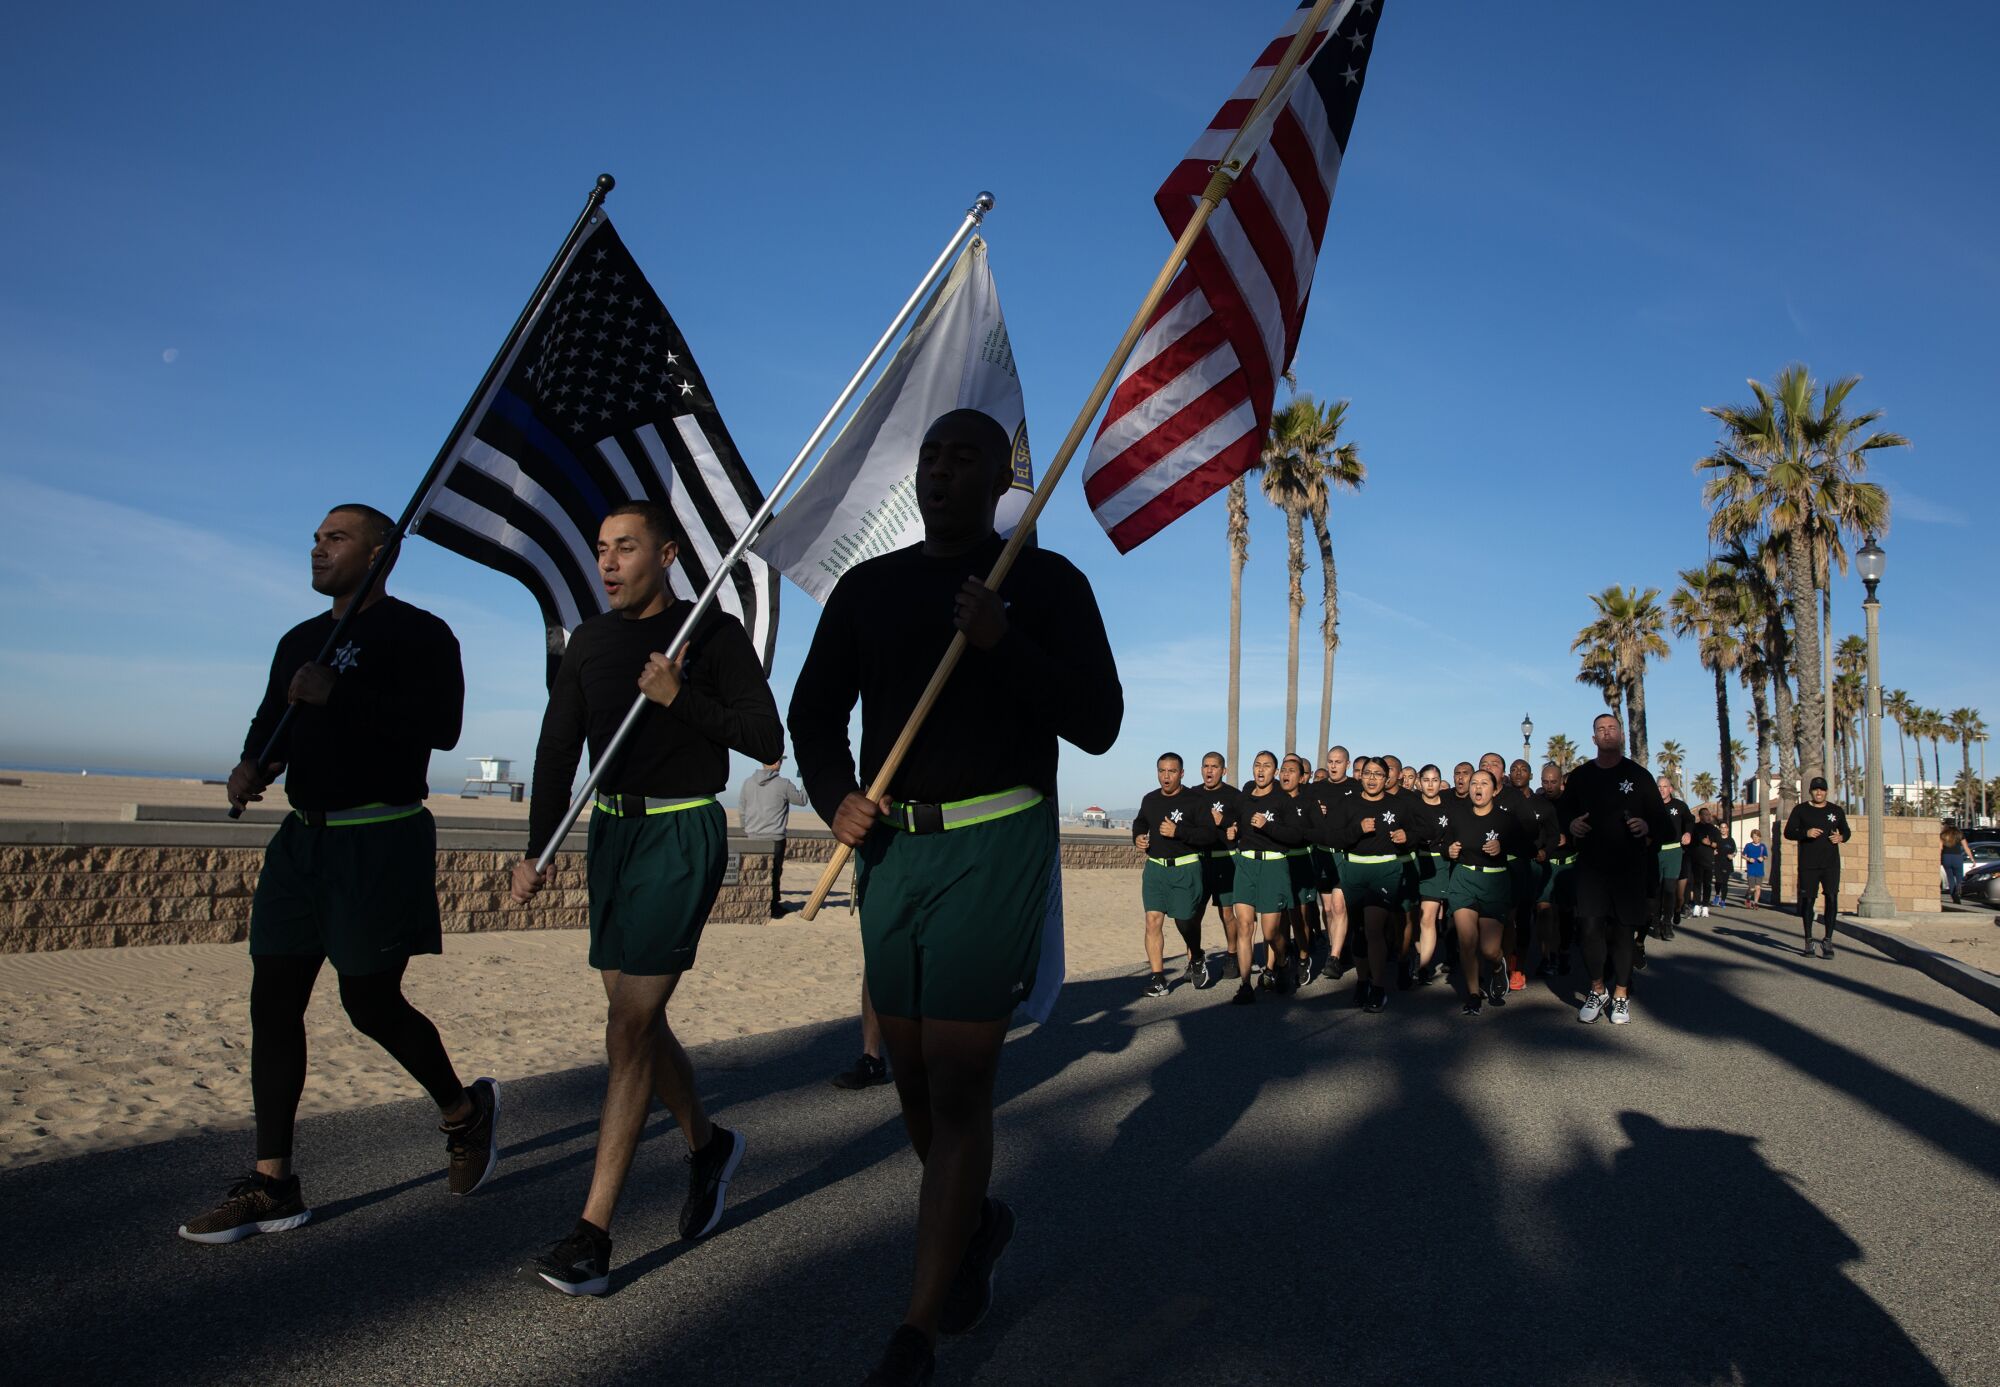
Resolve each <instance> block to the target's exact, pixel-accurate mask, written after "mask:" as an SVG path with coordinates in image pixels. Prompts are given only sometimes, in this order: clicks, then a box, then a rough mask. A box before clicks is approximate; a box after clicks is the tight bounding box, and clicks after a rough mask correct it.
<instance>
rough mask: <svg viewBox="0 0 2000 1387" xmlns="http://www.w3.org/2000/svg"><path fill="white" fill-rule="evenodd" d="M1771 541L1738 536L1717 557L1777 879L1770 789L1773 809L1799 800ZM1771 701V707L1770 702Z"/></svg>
mask: <svg viewBox="0 0 2000 1387" xmlns="http://www.w3.org/2000/svg"><path fill="white" fill-rule="evenodd" d="M1771 558H1772V546H1771V545H1770V544H1768V543H1764V544H1759V545H1756V546H1754V547H1753V546H1752V545H1751V544H1749V543H1748V542H1747V541H1746V540H1745V539H1744V538H1743V537H1742V536H1738V537H1737V538H1736V539H1734V540H1731V541H1730V542H1729V544H1728V545H1727V546H1726V547H1725V548H1724V549H1723V551H1722V554H1721V562H1722V563H1723V564H1724V565H1725V566H1726V568H1727V569H1728V572H1729V583H1730V587H1731V589H1732V590H1733V598H1732V600H1731V602H1730V604H1729V606H1730V616H1731V619H1732V620H1733V621H1734V622H1735V623H1736V625H1737V628H1738V630H1739V632H1740V633H1741V639H1742V642H1743V646H1742V656H1741V674H1740V676H1739V677H1740V678H1741V679H1742V681H1743V684H1744V686H1745V687H1746V688H1748V689H1749V690H1750V706H1751V711H1752V715H1753V718H1754V721H1753V723H1752V725H1751V727H1752V732H1753V733H1754V735H1755V736H1756V739H1757V826H1758V828H1760V829H1761V830H1762V831H1763V834H1764V842H1765V843H1766V844H1768V845H1769V847H1770V850H1771V861H1770V867H1769V870H1770V872H1771V879H1772V880H1773V881H1775V880H1777V873H1778V867H1779V858H1780V857H1781V856H1782V855H1783V852H1784V843H1783V840H1782V839H1779V838H1776V837H1773V836H1772V833H1771V789H1772V786H1773V784H1775V785H1776V787H1777V791H1778V809H1779V812H1780V813H1781V814H1785V815H1789V814H1790V813H1791V812H1792V806H1793V805H1794V804H1796V803H1797V802H1798V779H1797V770H1796V760H1795V758H1796V746H1795V743H1794V742H1793V739H1792V730H1793V723H1792V701H1791V681H1790V680H1789V679H1787V678H1786V675H1785V665H1786V661H1787V660H1788V659H1789V658H1790V650H1791V646H1790V642H1789V641H1788V640H1787V638H1786V632H1785V604H1784V603H1783V602H1782V601H1781V600H1779V595H1778V589H1777V585H1776V584H1775V583H1774V582H1773V580H1772V576H1771V566H1770V563H1769V560H1771ZM1774 705H1775V707H1774ZM1774 746H1775V747H1776V750H1777V767H1776V770H1777V779H1776V781H1775V782H1774V781H1773V779H1772V764H1771V761H1772V748H1773V747H1774Z"/></svg>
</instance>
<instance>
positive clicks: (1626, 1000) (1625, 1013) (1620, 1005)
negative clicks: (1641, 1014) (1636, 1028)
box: [1611, 997, 1632, 1026]
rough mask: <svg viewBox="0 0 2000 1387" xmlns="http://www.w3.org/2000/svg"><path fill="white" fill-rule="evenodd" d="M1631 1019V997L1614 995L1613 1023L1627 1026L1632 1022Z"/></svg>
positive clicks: (1612, 1001) (1612, 1007) (1612, 1002)
mask: <svg viewBox="0 0 2000 1387" xmlns="http://www.w3.org/2000/svg"><path fill="white" fill-rule="evenodd" d="M1631 1021H1632V999H1631V998H1630V997H1613V998H1612V999H1611V1024H1612V1025H1614V1026H1625V1025H1629V1024H1631Z"/></svg>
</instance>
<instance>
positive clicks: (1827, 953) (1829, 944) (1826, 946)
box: [1819, 939, 1833, 958]
mask: <svg viewBox="0 0 2000 1387" xmlns="http://www.w3.org/2000/svg"><path fill="white" fill-rule="evenodd" d="M1819 956H1820V957H1821V958H1832V957H1833V941H1832V940H1831V939H1822V940H1820V943H1819Z"/></svg>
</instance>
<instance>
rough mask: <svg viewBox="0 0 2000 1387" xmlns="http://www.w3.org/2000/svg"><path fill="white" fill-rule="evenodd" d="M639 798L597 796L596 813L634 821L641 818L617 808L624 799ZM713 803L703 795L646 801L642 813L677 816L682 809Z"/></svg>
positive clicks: (633, 797)
mask: <svg viewBox="0 0 2000 1387" xmlns="http://www.w3.org/2000/svg"><path fill="white" fill-rule="evenodd" d="M639 798H640V796H638V795H619V796H617V797H616V798H613V799H606V798H605V797H604V796H603V795H599V796H597V808H598V812H600V813H604V814H609V815H611V816H612V817H613V818H634V819H636V818H639V817H641V815H639V814H630V815H628V814H626V812H625V811H624V809H622V808H620V807H619V800H624V799H631V800H636V799H639ZM713 803H715V800H714V798H713V797H712V796H707V795H703V796H700V797H698V798H695V799H647V800H646V808H645V810H644V813H645V814H648V815H650V814H678V813H680V812H681V811H682V810H683V809H699V808H701V806H702V805H704V804H713Z"/></svg>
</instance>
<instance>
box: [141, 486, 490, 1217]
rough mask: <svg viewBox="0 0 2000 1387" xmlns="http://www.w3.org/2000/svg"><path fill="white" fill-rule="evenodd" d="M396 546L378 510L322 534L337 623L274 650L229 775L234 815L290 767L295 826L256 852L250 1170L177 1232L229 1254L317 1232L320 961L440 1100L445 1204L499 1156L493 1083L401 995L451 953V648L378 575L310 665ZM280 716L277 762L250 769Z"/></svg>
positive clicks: (461, 685)
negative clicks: (312, 1064)
mask: <svg viewBox="0 0 2000 1387" xmlns="http://www.w3.org/2000/svg"><path fill="white" fill-rule="evenodd" d="M395 538H396V536H395V525H394V522H393V521H391V520H390V519H389V517H388V516H386V515H384V514H382V512H380V511H378V510H376V509H375V508H374V507H372V506H361V505H344V506H336V507H334V509H333V510H332V511H331V512H329V513H328V515H327V517H326V519H325V520H324V521H322V522H321V523H320V527H319V529H318V531H316V532H315V533H314V535H313V549H312V585H313V590H314V591H316V592H318V593H321V594H322V595H324V596H327V597H330V598H332V599H333V603H332V609H331V610H330V611H327V612H323V613H321V614H320V615H319V616H316V617H314V618H312V619H311V620H310V621H306V622H304V623H302V624H300V625H298V626H295V627H293V628H292V629H291V630H290V631H288V632H286V633H285V636H284V638H283V639H282V640H280V641H279V642H278V650H277V654H276V655H275V656H274V657H273V658H272V660H271V674H270V679H269V681H268V682H267V684H266V687H265V690H264V699H263V702H262V703H261V704H260V705H259V706H258V709H257V716H256V717H255V718H254V719H253V720H252V721H251V724H250V733H249V735H248V736H247V737H245V738H244V742H243V760H242V762H241V763H240V764H239V765H238V766H237V767H236V769H235V771H233V772H232V773H231V774H230V777H229V788H228V795H229V801H230V803H232V804H234V805H236V806H237V807H238V808H241V807H243V806H244V805H246V804H250V803H253V802H255V801H257V800H259V799H261V798H263V792H264V791H265V790H266V789H267V788H269V786H270V785H271V783H272V782H273V781H274V780H276V779H277V778H278V775H279V774H280V773H281V772H286V771H287V769H288V768H289V773H288V774H286V776H285V798H286V799H287V800H289V801H290V802H291V805H292V812H291V813H290V814H288V815H286V816H285V820H284V822H283V823H282V824H280V825H279V827H278V831H277V833H276V835H274V836H273V837H272V839H271V842H270V846H269V847H267V848H266V849H265V852H264V868H263V871H262V872H261V873H259V875H258V878H257V891H256V895H255V896H254V897H253V898H252V900H251V904H250V961H251V964H252V968H253V972H252V975H251V981H250V1092H251V1097H252V1101H253V1103H254V1104H255V1108H256V1122H257V1165H256V1169H255V1171H254V1172H253V1173H252V1174H250V1175H249V1176H246V1177H245V1178H244V1179H242V1180H240V1181H238V1182H237V1183H236V1184H235V1185H234V1186H232V1187H231V1189H230V1191H229V1195H228V1197H227V1198H225V1199H224V1200H223V1202H222V1203H221V1204H220V1205H219V1206H218V1207H216V1208H215V1209H213V1210H211V1211H210V1212H208V1213H206V1214H203V1215H201V1216H200V1217H199V1218H194V1219H190V1220H189V1221H188V1222H187V1223H185V1224H183V1225H181V1229H180V1234H181V1236H182V1237H184V1238H187V1239H189V1240H190V1241H193V1242H202V1243H229V1242H236V1241H238V1240H240V1239H243V1238H247V1237H250V1236H251V1235H252V1234H255V1233H276V1232H281V1231H283V1230H286V1229H291V1228H297V1227H298V1226H299V1225H301V1224H303V1223H305V1222H306V1221H307V1219H309V1218H311V1217H312V1211H311V1210H310V1209H309V1208H307V1207H306V1204H305V1200H304V1197H303V1196H302V1194H301V1193H300V1189H299V1180H298V1177H297V1176H296V1175H294V1174H292V1169H291V1157H292V1125H293V1119H294V1118H295V1117H296V1116H297V1113H298V1106H299V1095H300V1094H301V1093H302V1092H303V1091H304V1089H305V1081H306V1028H305V1015H306V1004H307V1003H308V1002H309V1001H310V1000H311V999H312V990H313V982H314V980H315V979H316V978H317V977H318V976H319V970H320V966H321V964H323V963H325V962H327V961H328V960H331V961H332V963H333V967H334V971H335V972H336V973H337V974H339V976H340V1000H341V1005H342V1006H344V1007H345V1008H346V1010H347V1015H348V1019H349V1020H351V1021H352V1022H353V1023H354V1026H355V1029H356V1030H359V1031H360V1032H361V1033H362V1034H363V1035H365V1036H367V1037H368V1038H369V1039H371V1040H373V1041H375V1042H376V1043H377V1044H378V1045H380V1046H381V1047H382V1048H383V1049H385V1050H387V1051H388V1052H389V1054H390V1055H391V1056H392V1057H393V1058H394V1059H395V1060H396V1062H397V1063H398V1064H400V1065H402V1066H403V1068H404V1069H406V1070H408V1071H409V1073H410V1075H411V1076H412V1077H413V1078H415V1079H416V1080H417V1082H419V1083H421V1084H422V1085H423V1086H424V1088H425V1090H426V1091H427V1092H429V1094H430V1095H431V1098H432V1100H433V1101H434V1102H436V1103H437V1105H438V1110H439V1112H440V1113H441V1114H442V1115H443V1119H444V1121H443V1130H444V1132H445V1150H446V1154H447V1160H448V1169H447V1175H448V1187H449V1188H450V1189H451V1191H452V1193H454V1194H471V1193H472V1192H473V1191H474V1190H476V1189H478V1188H479V1187H480V1186H481V1185H483V1184H484V1183H485V1182H486V1178H487V1176H488V1175H490V1174H491V1173H492V1170H493V1166H494V1163H495V1162H496V1160H497V1159H498V1155H499V1145H498V1137H497V1135H496V1133H495V1119H496V1117H497V1116H498V1113H499V1106H500V1103H499V1092H500V1090H499V1085H498V1084H496V1083H495V1082H494V1081H493V1080H491V1079H477V1080H475V1081H474V1082H473V1085H472V1087H471V1088H469V1089H468V1088H466V1087H464V1086H463V1085H461V1084H460V1083H459V1081H458V1073H457V1071H456V1070H455V1069H453V1067H452V1063H451V1059H450V1057H449V1056H447V1055H446V1054H445V1049H444V1043H443V1042H442V1041H441V1040H439V1039H438V1033H437V1027H435V1026H433V1025H432V1024H431V1023H430V1021H429V1019H428V1018H426V1017H425V1016H424V1015H423V1013H421V1012H419V1011H418V1010H417V1009H416V1008H415V1007H413V1006H411V1005H410V1003H409V1001H408V1000H407V999H406V998H405V997H404V996H403V971H404V969H405V968H406V967H408V965H409V961H410V956H411V955H412V954H434V953H439V952H441V951H442V949H443V941H442V938H441V935H440V928H439V919H438V901H437V828H436V825H435V824H434V823H433V822H432V820H431V816H430V811H429V810H427V809H425V808H424V800H425V798H426V797H427V796H428V795H429V793H430V787H429V786H428V785H427V784H425V775H426V772H427V769H428V767H429V765H430V754H431V751H432V750H433V749H435V750H439V751H449V750H450V749H451V748H452V747H454V746H456V745H457V744H458V731H459V720H460V717H461V715H462V713H463V711H464V706H465V680H464V676H463V674H462V673H461V672H460V669H459V662H458V641H457V640H456V639H454V638H453V636H452V634H451V628H450V627H448V626H446V625H445V624H444V623H443V622H442V621H440V620H438V619H437V618H436V617H434V616H432V615H431V614H430V613H429V612H426V611H422V610H420V609H419V608H416V607H412V606H409V605H408V604H406V603H403V602H399V601H397V600H396V599H395V598H393V597H391V596H389V595H388V594H387V593H386V592H385V591H383V587H382V581H386V579H387V577H388V570H387V569H386V568H385V569H384V571H383V573H382V574H381V580H382V581H378V582H377V583H376V584H375V586H374V587H372V588H370V589H369V592H368V595H367V600H366V601H364V602H363V603H362V605H361V609H360V610H359V611H358V612H356V613H355V616H354V620H353V621H351V622H349V623H348V626H347V630H346V633H345V639H344V640H343V641H342V643H341V644H340V645H339V646H338V647H337V648H336V649H335V650H334V651H333V653H332V655H331V657H330V662H329V663H327V664H318V663H315V661H316V660H317V659H318V655H319V651H320V649H321V648H322V647H323V646H324V645H325V644H326V641H327V638H328V637H329V636H331V635H332V634H333V629H334V626H335V624H336V622H338V620H339V619H340V617H341V614H342V613H344V612H345V611H346V610H347V609H348V607H349V605H351V604H352V603H353V601H354V600H355V598H356V597H357V596H359V595H360V591H361V586H362V582H363V580H364V579H365V578H366V576H367V574H368V570H369V566H370V565H371V564H372V563H373V562H374V560H375V556H376V555H377V554H379V553H380V552H381V550H382V548H383V546H384V545H387V544H391V543H394V542H395ZM392 566H393V560H392ZM288 704H289V705H290V706H291V709H292V716H291V720H290V722H289V723H287V724H286V727H285V734H284V736H283V737H282V738H281V739H280V741H279V743H278V745H277V746H276V747H275V748H274V749H273V753H272V754H273V755H274V757H275V758H276V759H275V760H274V761H272V762H270V763H268V764H260V763H259V762H258V760H257V759H256V758H257V757H258V756H259V755H260V754H261V753H262V751H263V748H264V746H265V745H266V744H267V743H268V742H269V741H270V739H271V736H272V734H273V733H274V732H275V731H276V730H277V728H278V724H279V721H280V720H281V719H282V718H283V717H284V714H285V709H286V706H287V705H288Z"/></svg>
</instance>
